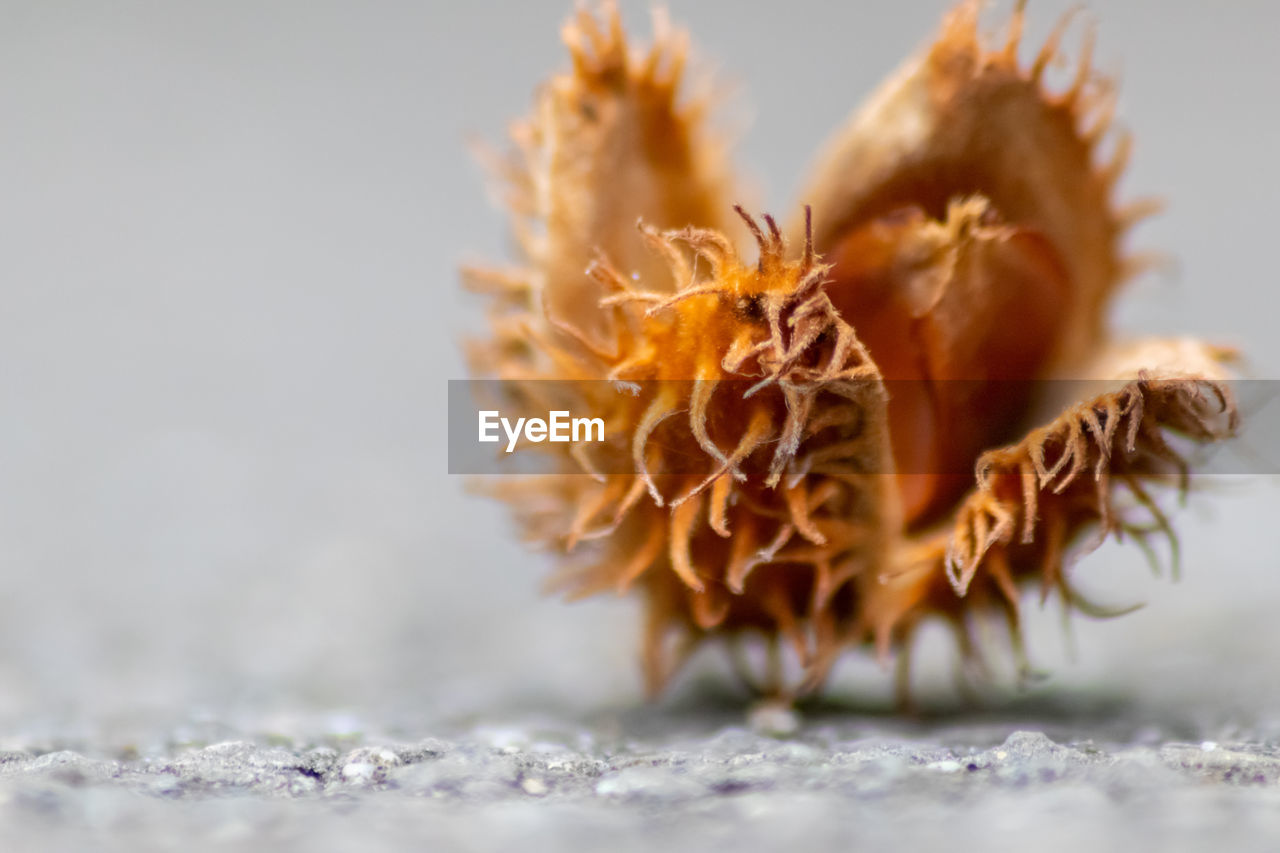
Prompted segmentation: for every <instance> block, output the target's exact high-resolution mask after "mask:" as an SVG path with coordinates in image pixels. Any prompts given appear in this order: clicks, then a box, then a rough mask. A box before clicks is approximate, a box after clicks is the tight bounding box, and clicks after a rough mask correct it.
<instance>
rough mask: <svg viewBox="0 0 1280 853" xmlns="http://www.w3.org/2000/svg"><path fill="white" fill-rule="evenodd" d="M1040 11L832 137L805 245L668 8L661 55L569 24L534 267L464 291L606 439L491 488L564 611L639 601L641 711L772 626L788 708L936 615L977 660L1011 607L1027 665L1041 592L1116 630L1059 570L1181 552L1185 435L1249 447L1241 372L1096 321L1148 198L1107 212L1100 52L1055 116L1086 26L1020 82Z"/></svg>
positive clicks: (481, 271)
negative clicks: (1024, 608)
mask: <svg viewBox="0 0 1280 853" xmlns="http://www.w3.org/2000/svg"><path fill="white" fill-rule="evenodd" d="M1023 15H1024V10H1023V5H1022V4H1021V3H1019V4H1018V5H1017V7H1016V8H1015V11H1014V13H1013V15H1012V18H1011V21H1010V23H1009V25H1008V32H1007V36H1006V37H1005V39H1004V41H1003V43H1002V44H1001V45H1000V46H998V47H996V48H988V47H986V46H985V43H984V39H983V38H981V37H980V35H979V33H978V17H979V16H978V10H977V3H975V2H964V3H961V4H960V5H959V6H958V7H957V8H956V9H955V10H954V11H953V12H952V13H951V14H950V15H949V16H948V17H947V19H946V20H945V22H944V24H943V27H942V30H941V33H940V34H939V36H938V37H937V39H936V40H935V41H934V42H933V43H932V44H930V45H929V46H928V47H927V48H926V49H925V50H923V51H922V52H921V53H920V54H919V55H917V56H916V57H914V58H912V59H911V60H909V61H908V62H907V63H906V65H904V66H903V68H902V69H900V70H899V71H898V72H897V73H896V74H894V75H893V76H892V77H891V78H890V79H889V80H888V81H887V82H886V83H885V84H884V85H883V86H882V87H881V89H880V90H879V91H877V92H876V93H875V94H873V95H872V97H871V98H870V99H869V100H868V103H867V106H866V107H864V108H863V109H862V110H860V111H859V112H857V113H856V114H855V116H854V118H853V119H852V120H851V122H850V124H849V125H847V126H846V127H845V128H843V129H842V130H840V131H839V132H838V133H837V135H836V137H835V139H834V140H833V141H832V142H831V143H829V144H828V146H827V148H826V150H825V153H824V155H823V156H822V157H821V158H820V159H819V161H818V166H817V167H816V169H815V170H814V173H813V178H812V179H811V181H810V182H809V183H808V185H807V188H806V189H805V191H804V192H803V193H802V195H801V200H802V202H803V204H802V205H798V206H797V211H798V212H797V213H796V216H795V217H794V220H793V221H792V222H791V223H790V224H789V225H788V226H787V227H786V228H785V229H784V228H782V227H780V226H779V225H778V223H777V222H776V221H775V220H774V219H773V217H771V216H768V215H764V216H760V217H756V216H752V215H750V214H748V213H747V212H746V211H745V210H744V209H743V208H742V207H740V206H738V205H737V204H735V202H736V201H737V198H735V196H734V193H735V191H736V190H735V188H734V183H733V175H732V172H731V171H730V169H729V167H728V165H727V164H728V158H727V156H726V152H727V148H728V146H727V144H726V142H725V140H724V139H723V137H722V136H721V135H720V134H718V133H717V132H716V131H715V130H714V129H713V127H712V126H711V124H710V122H709V113H710V110H711V108H712V107H713V106H714V103H713V99H712V98H711V97H709V96H704V97H701V98H696V99H692V100H691V99H688V98H686V97H684V96H683V95H682V92H681V85H682V79H683V76H684V70H685V66H686V58H687V51H688V48H687V38H686V36H685V35H684V34H683V33H681V32H679V31H677V30H675V29H673V28H672V26H671V25H670V23H669V22H668V21H667V19H666V16H665V15H664V14H661V13H658V14H656V15H655V27H654V28H655V37H654V43H653V45H652V46H651V47H650V48H648V49H638V48H636V47H634V46H633V45H631V44H630V43H629V42H628V40H627V37H626V35H625V33H624V31H623V28H622V24H621V18H620V15H619V13H618V10H617V8H616V6H615V5H614V4H612V3H605V4H604V5H603V8H602V10H601V12H600V13H599V14H598V15H597V14H593V13H591V12H589V11H587V10H582V9H580V10H579V11H578V12H577V13H576V14H575V15H574V16H573V17H572V18H571V19H570V21H569V23H568V24H567V25H566V27H565V29H564V33H563V35H564V41H565V43H566V44H567V46H568V48H569V53H570V58H571V60H572V62H571V68H570V70H569V71H567V72H564V73H561V74H558V75H556V76H554V77H553V78H552V79H551V80H550V81H549V82H547V83H546V84H544V85H543V86H542V87H541V88H540V89H539V90H538V93H537V95H536V99H535V104H534V108H533V110H532V112H531V114H530V116H529V117H528V118H527V119H525V120H523V121H521V122H519V123H517V124H516V125H515V126H514V128H513V131H512V137H513V141H514V145H513V147H512V150H511V153H510V154H509V155H507V156H505V157H502V158H494V160H493V169H494V171H495V173H496V175H497V178H498V182H499V185H500V188H501V191H502V195H503V197H504V199H505V201H506V203H507V205H508V207H509V209H510V210H511V212H512V216H513V222H514V231H515V234H516V237H517V243H518V247H519V253H520V256H521V257H520V259H519V262H518V263H517V265H515V266H513V267H510V268H505V269H503V268H494V267H473V268H469V269H466V270H464V279H465V281H466V283H467V284H468V285H469V286H470V287H471V288H473V289H475V290H477V291H481V292H483V293H485V294H486V295H487V297H488V299H489V304H490V318H491V324H490V334H489V335H488V336H487V337H485V338H483V339H476V340H472V341H470V342H468V344H467V354H468V358H469V361H470V364H471V368H472V371H473V374H474V375H475V376H477V377H479V378H487V379H499V380H503V384H504V387H505V388H506V389H508V393H509V395H510V399H509V400H508V401H507V405H508V406H515V407H516V410H515V411H514V412H513V413H515V414H526V413H529V414H534V413H544V412H547V411H549V410H551V409H556V408H559V409H566V410H569V411H572V412H573V413H574V414H575V415H586V416H589V417H598V418H600V419H601V420H602V422H603V423H604V434H605V435H606V436H607V439H606V440H605V441H604V442H602V443H599V444H592V445H585V444H575V445H569V446H565V445H551V444H547V445H541V446H539V448H538V449H537V452H540V453H542V454H544V455H545V456H546V457H547V459H546V461H548V462H549V466H550V467H549V469H548V470H547V471H546V473H543V474H540V475H536V476H533V475H531V476H524V477H513V478H510V479H509V480H506V481H504V482H502V483H501V484H499V485H498V486H496V487H494V488H493V489H491V491H492V492H493V494H494V495H495V496H496V497H497V498H499V499H501V500H503V501H505V502H507V503H508V504H509V505H510V507H511V509H512V512H513V514H514V516H515V518H516V521H517V523H518V525H519V527H520V529H521V531H522V533H523V536H524V537H525V538H526V539H527V540H528V541H530V542H532V543H537V544H538V545H540V546H542V547H544V548H545V549H547V550H549V551H550V552H551V553H552V554H553V555H554V557H555V560H556V562H557V564H558V565H557V568H556V570H555V572H554V573H553V574H552V576H551V579H550V581H549V586H550V588H551V589H553V590H556V591H559V592H562V593H564V594H566V595H567V596H568V597H570V598H582V597H587V596H592V595H596V594H600V593H610V592H612V593H618V594H629V595H630V594H634V595H638V596H639V598H640V599H641V600H642V602H643V605H644V607H645V612H646V619H645V626H646V627H645V630H644V637H643V654H642V657H643V665H644V672H645V678H646V683H647V685H648V687H649V689H650V691H651V692H655V693H656V692H657V691H658V690H660V689H661V688H662V686H663V685H664V684H666V683H667V682H668V681H669V679H670V678H671V676H672V674H673V673H674V672H675V671H676V670H677V668H678V667H679V665H680V663H681V662H682V661H683V660H684V659H685V658H686V657H687V655H688V654H689V652H691V651H692V650H693V649H695V648H697V647H698V646H699V645H701V644H703V643H704V642H706V641H709V640H724V641H725V642H726V643H727V644H728V645H729V646H730V647H731V648H734V647H737V646H738V645H739V644H740V641H742V640H749V639H752V638H756V639H758V640H759V641H761V642H763V644H764V646H765V648H766V649H767V650H768V654H767V656H766V659H767V660H768V661H769V664H768V665H767V666H766V667H765V671H764V672H760V673H756V672H749V673H747V674H746V677H747V679H748V681H749V682H750V683H751V684H752V685H754V686H755V688H756V689H758V690H760V691H761V692H763V693H766V694H769V695H773V696H781V697H788V698H793V697H795V696H797V695H801V694H804V693H808V692H812V691H814V690H817V689H818V688H820V687H821V686H822V684H823V683H824V682H825V681H826V680H827V678H828V676H829V674H830V672H831V670H832V667H833V666H834V665H835V663H836V661H837V660H838V658H839V656H840V654H841V653H842V652H844V651H845V650H847V649H850V648H858V647H870V648H873V649H875V650H876V651H877V652H878V653H879V654H880V655H881V656H882V657H884V658H885V659H888V658H889V657H890V656H891V655H893V654H895V653H897V654H898V655H900V660H901V661H903V662H905V661H906V660H908V657H909V653H910V646H911V641H912V638H913V636H914V635H915V632H916V630H917V629H918V627H919V626H920V625H921V624H923V623H924V622H926V621H928V620H930V619H941V620H944V621H946V622H947V623H949V624H951V625H952V626H953V627H955V629H956V636H957V638H958V642H959V649H960V652H961V654H962V655H963V656H965V657H966V658H967V659H970V660H973V659H976V658H977V657H978V656H979V654H980V652H979V650H978V644H977V643H976V642H975V640H974V633H973V632H974V630H975V626H976V625H978V624H979V623H981V622H983V621H984V620H987V619H990V618H993V617H994V618H997V619H1002V620H1004V622H1005V623H1006V625H1007V626H1008V629H1009V636H1010V645H1011V647H1012V648H1013V650H1014V652H1015V655H1017V657H1018V659H1019V660H1020V661H1022V660H1023V659H1024V655H1023V652H1022V639H1021V623H1020V611H1019V606H1020V601H1021V599H1022V591H1023V589H1024V588H1025V587H1027V586H1032V587H1037V588H1038V589H1039V591H1040V595H1041V597H1042V598H1043V597H1045V596H1047V595H1049V594H1051V593H1057V594H1058V595H1060V596H1061V597H1062V599H1063V601H1064V603H1065V604H1066V606H1068V607H1069V608H1073V609H1078V610H1081V611H1083V612H1086V613H1090V614H1093V615H1103V610H1102V609H1100V608H1098V607H1096V606H1094V605H1092V604H1091V603H1090V602H1089V601H1087V600H1086V599H1085V598H1084V597H1083V596H1082V595H1080V594H1079V593H1078V592H1077V591H1076V590H1075V588H1074V587H1073V586H1072V584H1071V583H1070V579H1069V577H1068V568H1067V567H1068V565H1069V563H1070V559H1069V557H1070V556H1071V555H1079V554H1080V553H1081V551H1082V550H1085V549H1087V548H1088V547H1089V546H1090V545H1091V544H1096V543H1097V542H1100V541H1102V540H1103V539H1104V538H1106V537H1109V536H1112V537H1119V538H1128V539H1132V540H1134V541H1136V542H1137V543H1138V544H1139V545H1140V546H1142V547H1143V548H1145V549H1148V550H1150V543H1149V540H1150V539H1151V537H1152V536H1153V535H1164V536H1167V537H1168V538H1169V539H1170V540H1174V534H1173V528H1172V525H1171V523H1170V521H1169V518H1168V516H1167V515H1166V513H1165V511H1164V510H1163V509H1162V507H1161V505H1160V503H1159V501H1158V496H1159V494H1160V493H1161V492H1169V491H1171V490H1172V491H1178V490H1181V491H1184V492H1185V490H1186V488H1187V486H1188V467H1187V463H1186V462H1185V461H1184V460H1183V457H1182V456H1181V455H1180V453H1179V451H1178V449H1177V448H1178V446H1179V442H1182V443H1188V442H1190V443H1196V442H1211V441H1218V440H1221V439H1224V438H1227V437H1229V436H1231V435H1233V434H1234V432H1235V431H1236V428H1237V419H1238V416H1237V413H1236V405H1235V402H1234V400H1233V399H1232V397H1231V394H1230V390H1229V388H1228V386H1227V384H1226V379H1227V377H1228V373H1227V371H1226V369H1225V367H1224V366H1223V364H1224V361H1225V360H1226V351H1225V350H1223V349H1222V348H1217V347H1213V346H1210V345H1208V344H1203V343H1201V342H1198V341H1194V340H1179V341H1173V340H1154V341H1149V342H1140V343H1139V344H1137V345H1135V344H1133V343H1124V342H1118V341H1116V340H1115V339H1114V337H1113V335H1112V333H1111V332H1110V331H1109V329H1108V328H1107V325H1106V322H1105V311H1106V307H1107V305H1108V304H1109V301H1110V299H1111V297H1112V296H1113V295H1114V293H1115V291H1116V289H1117V287H1118V285H1119V284H1120V283H1121V282H1122V281H1123V280H1124V279H1125V278H1126V277H1127V276H1128V275H1130V274H1131V273H1132V272H1133V270H1134V269H1136V268H1137V266H1138V265H1139V263H1140V259H1139V258H1138V257H1137V256H1129V255H1126V254H1125V253H1124V252H1123V251H1122V248H1121V243H1122V240H1123V237H1124V234H1125V232H1126V231H1127V230H1128V228H1129V227H1130V226H1131V225H1132V224H1133V222H1135V221H1136V220H1137V219H1138V218H1140V216H1142V215H1144V214H1145V213H1147V212H1150V210H1151V209H1152V208H1153V205H1151V204H1150V203H1147V202H1142V203H1136V204H1130V205H1120V204H1118V203H1117V202H1116V201H1115V199H1114V196H1115V186H1116V183H1117V181H1118V179H1119V177H1120V175H1121V173H1122V172H1123V168H1124V163H1125V160H1126V158H1127V156H1128V151H1129V141H1128V140H1129V138H1128V136H1127V135H1126V134H1124V133H1123V132H1121V131H1113V129H1112V111H1113V110H1114V86H1113V85H1112V84H1111V83H1110V82H1109V81H1107V80H1105V79H1104V78H1102V77H1101V76H1100V75H1098V74H1097V72H1096V71H1095V70H1094V68H1093V67H1092V64H1091V59H1090V54H1089V51H1090V49H1091V44H1092V36H1091V34H1090V36H1089V37H1087V39H1086V50H1085V51H1084V55H1083V57H1082V59H1081V60H1080V62H1079V64H1078V71H1077V73H1076V75H1075V77H1074V80H1073V82H1072V83H1071V84H1070V85H1069V87H1068V88H1067V89H1066V90H1065V91H1062V92H1051V91H1049V90H1048V87H1047V86H1046V84H1045V81H1044V71H1045V68H1046V67H1048V66H1049V65H1050V64H1051V63H1053V62H1054V61H1056V60H1057V58H1058V56H1059V53H1060V47H1059V45H1060V42H1061V39H1062V37H1063V31H1064V29H1065V22H1064V26H1062V27H1059V29H1058V30H1057V31H1055V33H1054V35H1052V36H1051V37H1050V39H1049V41H1048V42H1047V43H1046V44H1045V46H1044V47H1043V48H1042V49H1041V50H1040V51H1039V52H1038V53H1037V55H1036V57H1035V58H1034V60H1033V61H1032V62H1031V63H1030V65H1024V64H1023V63H1022V62H1021V61H1020V59H1019V47H1020V40H1021V32H1022V22H1023ZM993 134H994V136H993ZM992 138H999V139H1001V140H1002V142H1001V144H999V145H994V146H993V145H991V144H990V140H991V139H992ZM1108 138H1110V139H1111V145H1112V148H1111V150H1112V153H1111V154H1110V155H1109V156H1108V157H1106V158H1103V157H1102V156H1101V155H1100V154H1099V149H1100V148H1101V147H1102V145H1103V141H1104V140H1105V139H1108ZM637 223H638V224H637ZM743 237H745V238H746V245H748V246H750V247H751V249H752V250H753V252H752V253H753V254H754V256H755V257H754V259H752V258H749V257H748V256H746V255H744V252H743V251H742V250H741V249H740V248H739V244H740V243H742V242H743V240H742V238H743ZM1155 352H1159V353H1160V357H1159V358H1153V359H1152V360H1151V361H1150V362H1144V361H1143V360H1142V359H1143V358H1144V357H1145V356H1144V355H1143V354H1145V353H1155ZM1135 354H1137V359H1138V360H1137V362H1136V363H1135V360H1134V358H1135ZM1066 379H1073V380H1076V379H1080V380H1083V379H1087V380H1091V381H1093V382H1094V386H1096V387H1094V386H1090V388H1092V389H1093V390H1091V391H1090V392H1089V393H1087V394H1081V395H1080V396H1077V397H1072V398H1070V399H1067V400H1059V399H1055V394H1054V392H1053V390H1052V389H1059V390H1060V389H1061V388H1064V387H1075V388H1080V387H1083V386H1082V385H1079V384H1075V385H1072V383H1061V380H1066ZM691 460H692V461H691ZM966 469H967V470H969V471H972V472H973V473H972V474H964V473H963V472H964V471H965V470H966ZM957 472H960V473H957ZM784 651H785V652H786V654H788V655H789V656H790V660H791V662H792V666H791V667H790V668H789V669H788V668H787V667H786V666H783V665H781V664H779V663H778V661H779V659H780V657H781V655H782V654H783V652H784ZM905 672H906V668H905V663H904V664H903V666H902V667H901V668H900V673H905ZM904 679H905V676H904ZM905 684H906V682H905V680H903V681H901V682H900V686H902V687H903V688H904V689H905Z"/></svg>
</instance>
